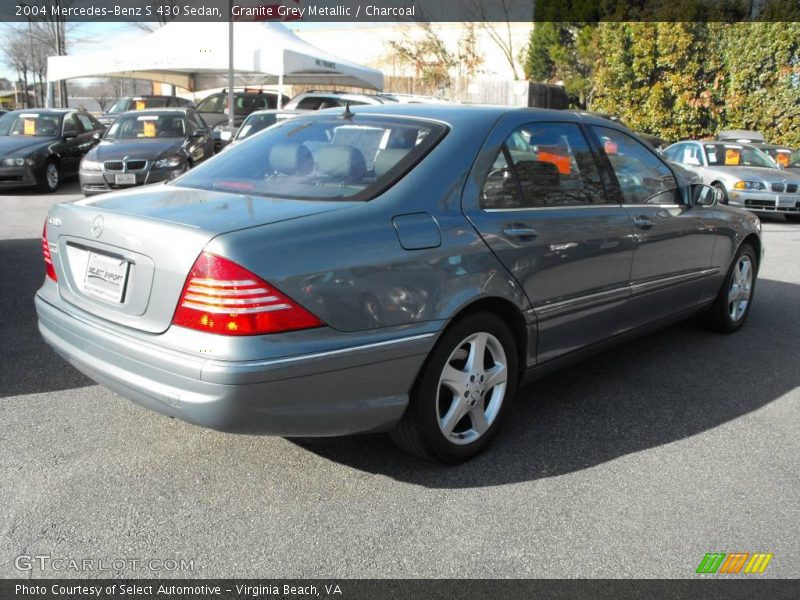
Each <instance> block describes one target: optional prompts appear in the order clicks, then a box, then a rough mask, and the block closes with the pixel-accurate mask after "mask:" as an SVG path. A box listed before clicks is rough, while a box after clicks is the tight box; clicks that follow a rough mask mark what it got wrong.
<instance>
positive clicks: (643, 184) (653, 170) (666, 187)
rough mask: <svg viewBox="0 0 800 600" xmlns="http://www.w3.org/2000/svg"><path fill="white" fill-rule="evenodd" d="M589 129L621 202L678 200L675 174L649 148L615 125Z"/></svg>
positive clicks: (652, 202) (659, 202)
mask: <svg viewBox="0 0 800 600" xmlns="http://www.w3.org/2000/svg"><path fill="white" fill-rule="evenodd" d="M592 129H593V130H594V132H595V133H596V134H597V136H598V138H599V139H600V144H601V145H602V147H603V151H604V152H605V155H606V156H607V157H608V160H609V162H610V163H611V167H612V169H613V170H614V175H616V180H617V183H618V184H619V192H620V194H621V195H622V200H623V202H624V203H625V204H680V203H681V197H680V192H679V190H678V182H677V181H676V180H675V176H674V175H673V174H672V171H671V170H670V168H669V167H668V166H667V165H666V164H664V162H663V161H662V160H661V159H660V158H658V156H656V155H655V154H654V153H653V151H652V150H649V149H648V148H647V147H646V146H645V145H644V144H642V143H641V142H639V141H637V140H635V139H634V138H632V137H631V136H629V135H627V134H625V133H623V132H621V131H618V130H616V129H611V128H609V127H599V126H596V125H593V126H592ZM684 150H685V149H684ZM680 158H683V157H680Z"/></svg>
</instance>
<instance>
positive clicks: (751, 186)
mask: <svg viewBox="0 0 800 600" xmlns="http://www.w3.org/2000/svg"><path fill="white" fill-rule="evenodd" d="M733 187H734V188H735V189H737V190H763V189H765V188H766V186H765V185H764V184H763V183H761V182H760V181H737V182H736V183H734V184H733Z"/></svg>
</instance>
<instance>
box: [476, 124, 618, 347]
mask: <svg viewBox="0 0 800 600" xmlns="http://www.w3.org/2000/svg"><path fill="white" fill-rule="evenodd" d="M508 129H510V131H503V130H502V129H501V130H500V132H497V131H496V132H495V133H493V134H492V137H495V138H496V137H497V136H498V135H500V136H502V137H500V140H501V141H502V140H505V141H504V142H503V143H502V145H501V146H500V149H499V151H498V150H496V146H493V145H491V138H490V141H489V142H487V146H486V147H487V148H488V150H484V153H485V152H491V154H492V156H493V160H488V159H486V158H487V157H484V160H481V159H480V158H479V161H478V162H476V168H482V169H484V172H483V173H476V174H475V175H476V177H477V178H480V179H474V180H475V181H478V180H480V181H482V184H481V190H480V193H479V194H478V196H479V198H478V199H477V201H473V200H472V199H470V198H467V197H466V195H465V201H464V210H465V213H466V215H467V217H468V218H469V219H470V221H471V222H472V223H473V225H474V226H475V227H476V229H477V230H478V232H479V233H480V234H481V237H482V238H483V239H484V241H485V242H486V243H487V244H488V245H489V247H490V248H491V249H492V251H493V252H494V253H495V255H496V256H497V257H498V258H499V260H500V261H501V262H502V263H503V264H504V265H505V267H506V268H507V269H508V270H509V272H510V273H511V274H512V275H513V277H514V278H515V279H516V281H518V282H519V283H520V285H521V286H522V287H523V289H524V291H525V293H526V294H527V297H528V299H529V301H530V303H531V305H532V308H533V310H534V311H535V314H536V318H537V324H538V342H537V361H538V362H544V361H547V360H550V359H552V358H555V357H557V356H559V355H562V354H566V353H568V352H571V351H573V350H577V349H579V348H582V347H584V346H588V345H590V344H593V343H595V342H598V341H601V340H603V339H605V338H608V337H610V336H612V335H614V334H615V333H616V332H617V331H618V329H619V328H620V326H621V322H622V314H623V311H624V307H625V304H626V302H627V299H628V295H629V285H628V278H629V275H630V269H631V262H632V256H633V238H632V235H633V231H632V225H631V221H630V218H629V216H628V214H627V212H626V211H625V209H624V208H622V206H621V205H620V204H619V203H617V202H615V201H610V200H609V198H608V196H607V195H606V193H605V189H604V186H603V182H602V180H601V177H600V171H599V168H598V162H597V156H596V154H595V153H593V152H592V151H591V150H590V147H589V144H588V143H587V139H586V136H585V135H584V132H583V130H582V128H581V127H580V125H578V124H577V123H575V122H535V123H529V124H525V125H522V126H519V127H516V128H514V127H513V126H509V127H508ZM477 165H483V166H482V167H480V166H477Z"/></svg>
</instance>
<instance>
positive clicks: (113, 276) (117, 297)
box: [83, 252, 129, 303]
mask: <svg viewBox="0 0 800 600" xmlns="http://www.w3.org/2000/svg"><path fill="white" fill-rule="evenodd" d="M128 265H129V263H128V261H126V260H124V259H121V258H116V257H114V256H108V255H107V254H98V253H96V252H89V260H88V261H87V263H86V275H85V277H84V278H83V291H85V292H86V293H87V294H89V295H90V296H95V297H97V298H102V299H103V300H108V301H109V302H117V303H119V302H122V297H123V295H124V294H125V283H126V282H127V280H128Z"/></svg>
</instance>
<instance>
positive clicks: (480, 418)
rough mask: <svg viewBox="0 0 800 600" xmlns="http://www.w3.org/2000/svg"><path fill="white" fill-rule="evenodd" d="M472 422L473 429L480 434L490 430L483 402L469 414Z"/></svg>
mask: <svg viewBox="0 0 800 600" xmlns="http://www.w3.org/2000/svg"><path fill="white" fill-rule="evenodd" d="M469 418H470V421H472V428H473V429H474V430H475V431H476V432H477V433H478V434H482V433H483V432H485V431H486V430H487V429H489V423H488V422H487V421H486V413H484V412H483V402H479V403H478V404H477V405H476V406H474V407H473V408H472V410H471V411H470V412H469Z"/></svg>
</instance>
